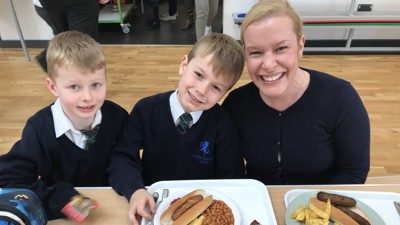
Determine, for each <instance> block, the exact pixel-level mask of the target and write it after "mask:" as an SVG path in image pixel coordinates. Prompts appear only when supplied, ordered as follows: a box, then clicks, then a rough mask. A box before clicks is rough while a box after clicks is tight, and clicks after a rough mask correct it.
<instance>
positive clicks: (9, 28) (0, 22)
mask: <svg viewBox="0 0 400 225" xmlns="http://www.w3.org/2000/svg"><path fill="white" fill-rule="evenodd" d="M9 1H10V0H0V37H1V39H2V40H19V36H18V31H17V28H16V27H15V23H14V21H13V16H12V11H11V8H10V4H9ZM12 1H13V4H14V8H15V12H16V14H17V17H18V21H19V25H20V27H21V30H22V33H23V36H24V38H25V39H26V40H50V39H51V38H52V37H53V32H52V30H51V28H50V27H49V26H48V25H47V24H46V22H44V21H43V20H42V18H40V17H39V16H38V15H37V13H36V11H35V8H34V7H33V3H32V0H12Z"/></svg>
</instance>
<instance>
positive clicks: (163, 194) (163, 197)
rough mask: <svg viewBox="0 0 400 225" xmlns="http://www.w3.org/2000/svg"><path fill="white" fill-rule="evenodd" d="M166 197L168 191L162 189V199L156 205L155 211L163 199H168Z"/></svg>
mask: <svg viewBox="0 0 400 225" xmlns="http://www.w3.org/2000/svg"><path fill="white" fill-rule="evenodd" d="M168 195H169V190H168V189H163V191H162V198H161V200H160V201H159V202H158V203H157V205H156V209H157V208H158V206H159V205H160V204H161V202H162V201H163V200H164V199H166V198H167V197H168Z"/></svg>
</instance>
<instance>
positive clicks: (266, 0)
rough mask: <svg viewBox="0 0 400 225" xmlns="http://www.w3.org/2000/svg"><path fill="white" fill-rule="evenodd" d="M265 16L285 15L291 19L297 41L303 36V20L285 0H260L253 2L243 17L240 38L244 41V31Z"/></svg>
mask: <svg viewBox="0 0 400 225" xmlns="http://www.w3.org/2000/svg"><path fill="white" fill-rule="evenodd" d="M267 16H287V17H289V18H290V19H291V20H292V21H293V31H294V33H295V34H296V37H297V41H300V39H301V37H302V36H303V22H302V20H301V18H300V16H299V15H298V14H297V13H296V11H295V10H294V9H293V7H292V6H291V5H290V3H289V2H288V1H287V0H261V1H260V2H258V3H257V4H255V5H254V6H253V7H252V8H251V9H250V11H249V12H248V13H247V14H246V17H245V18H244V20H243V22H242V25H241V30H240V39H241V40H242V42H243V43H244V36H243V34H244V32H245V31H246V29H247V28H248V27H249V26H250V25H251V24H252V23H254V22H257V21H259V20H261V19H263V18H264V17H267Z"/></svg>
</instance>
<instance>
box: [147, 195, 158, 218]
mask: <svg viewBox="0 0 400 225" xmlns="http://www.w3.org/2000/svg"><path fill="white" fill-rule="evenodd" d="M152 196H153V198H154V202H155V203H157V200H158V197H159V194H158V192H154V193H153V194H152ZM149 211H150V210H149ZM145 224H146V225H153V219H150V220H147V222H145Z"/></svg>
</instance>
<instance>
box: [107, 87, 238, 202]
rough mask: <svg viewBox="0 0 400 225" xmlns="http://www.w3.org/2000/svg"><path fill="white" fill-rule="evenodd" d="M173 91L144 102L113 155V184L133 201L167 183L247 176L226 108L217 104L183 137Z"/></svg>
mask: <svg viewBox="0 0 400 225" xmlns="http://www.w3.org/2000/svg"><path fill="white" fill-rule="evenodd" d="M172 93H173V91H170V92H166V93H161V94H157V95H154V96H151V97H147V98H144V99H142V100H140V101H139V102H138V103H137V104H136V105H135V106H134V108H133V109H132V112H131V114H130V116H129V118H128V120H127V123H126V125H125V128H124V132H123V134H122V136H121V137H122V138H121V140H120V142H118V144H117V147H116V148H115V149H114V151H113V155H112V156H111V162H110V163H111V165H110V167H109V172H110V173H111V174H113V176H111V177H110V184H111V186H112V187H113V188H114V189H115V190H116V191H117V192H118V193H120V194H122V195H124V196H125V197H126V198H127V199H128V200H129V199H130V197H131V195H132V194H133V192H134V191H136V190H137V189H139V188H144V187H145V185H146V186H147V185H151V184H153V183H154V182H157V181H162V180H191V179H214V178H243V177H244V165H243V157H242V154H241V152H240V150H239V149H240V148H239V142H238V136H237V132H236V130H235V127H234V125H233V123H232V120H231V118H230V117H229V115H228V114H227V113H226V112H225V110H223V108H222V107H221V106H220V105H218V104H216V105H215V106H213V107H212V108H211V109H209V110H206V111H203V113H202V115H201V117H200V119H199V120H198V121H197V122H196V123H195V124H194V125H192V127H191V128H190V129H189V131H188V132H187V133H185V134H179V133H178V131H177V130H176V127H175V123H174V121H173V119H172V114H171V108H170V105H169V97H170V95H171V94H172ZM140 149H143V156H142V159H140V156H139V150H140ZM115 175H119V176H115Z"/></svg>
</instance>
